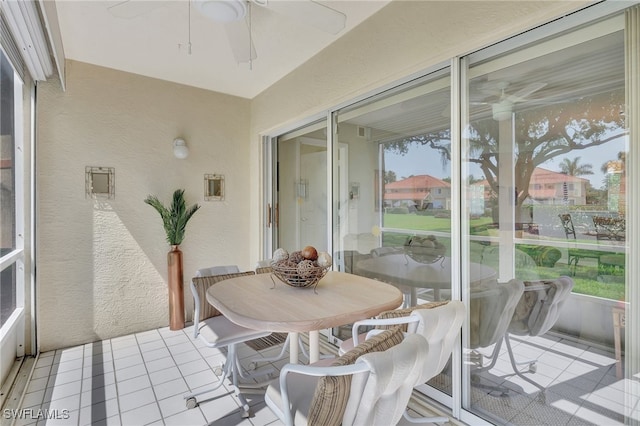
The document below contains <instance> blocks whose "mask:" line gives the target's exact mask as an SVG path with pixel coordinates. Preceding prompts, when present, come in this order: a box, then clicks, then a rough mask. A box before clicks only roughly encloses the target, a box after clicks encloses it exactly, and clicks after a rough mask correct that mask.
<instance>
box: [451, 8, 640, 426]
mask: <svg viewBox="0 0 640 426" xmlns="http://www.w3.org/2000/svg"><path fill="white" fill-rule="evenodd" d="M463 63H464V64H465V65H468V67H467V68H465V70H464V71H465V73H466V79H465V86H466V87H465V89H466V90H465V97H466V99H467V103H466V111H465V114H464V127H463V137H464V139H463V144H464V145H463V152H464V159H463V178H462V183H463V188H462V189H463V191H462V193H463V194H466V197H465V199H464V207H465V208H464V210H463V211H464V216H463V226H462V230H463V231H462V232H463V234H464V236H463V241H464V242H465V243H464V245H465V250H464V256H463V265H464V267H465V268H471V266H472V265H474V264H476V263H477V264H480V265H482V266H483V267H488V268H491V269H492V270H494V271H495V273H496V277H497V280H495V281H492V282H484V283H482V285H477V284H476V283H475V282H474V281H473V279H471V280H463V286H464V287H463V294H464V295H465V297H464V299H465V301H466V302H467V306H469V315H470V318H471V321H470V322H469V323H468V325H469V327H468V329H467V330H466V335H465V337H466V339H465V353H464V360H465V364H464V365H465V370H464V373H465V374H464V383H463V388H464V394H463V400H464V403H463V408H465V409H468V410H470V411H471V412H473V413H474V414H477V415H478V416H481V417H484V418H486V419H487V420H489V421H491V422H495V423H506V422H511V423H514V424H521V423H528V424H531V422H534V423H536V422H539V423H540V424H542V423H545V422H546V421H547V419H554V422H557V423H556V424H567V423H569V424H571V423H572V422H576V424H579V423H580V424H591V423H596V424H609V423H611V422H623V421H624V416H625V412H626V410H627V409H628V407H625V406H624V398H621V396H622V393H621V392H619V391H616V389H623V388H624V377H625V376H624V368H623V365H624V364H623V361H622V359H623V357H624V355H623V354H624V353H625V352H626V351H625V339H624V336H623V331H622V330H623V329H622V328H621V327H620V325H621V322H622V321H623V318H624V314H625V309H628V308H629V303H630V302H633V301H628V300H626V298H625V294H626V289H627V285H628V281H627V280H626V279H625V276H626V275H625V270H626V269H627V265H628V261H629V259H628V256H627V250H628V248H627V235H626V231H625V222H626V220H627V215H628V212H627V208H626V206H627V198H628V193H629V191H630V190H631V189H632V188H630V187H629V184H628V182H627V179H626V173H625V170H626V168H627V167H626V164H627V163H626V161H625V159H626V157H627V153H628V149H629V146H628V138H627V129H626V127H625V105H626V103H625V66H624V64H625V56H624V29H623V20H622V17H621V16H618V17H615V18H612V19H609V20H607V21H602V22H599V23H597V24H594V25H590V26H588V27H586V28H581V29H579V30H576V31H573V32H570V33H568V34H564V35H562V36H558V37H554V38H552V39H544V40H541V41H540V42H536V43H534V44H531V45H525V46H521V47H519V48H517V49H515V50H513V51H509V52H506V53H505V52H501V54H500V55H493V54H491V52H489V53H487V52H485V51H480V52H477V53H475V54H473V55H471V56H469V57H468V58H465V60H464V61H463ZM635 78H636V79H637V76H635ZM467 275H468V276H469V277H473V275H474V274H473V272H472V271H469V273H468V274H467ZM617 360H618V361H617Z"/></svg>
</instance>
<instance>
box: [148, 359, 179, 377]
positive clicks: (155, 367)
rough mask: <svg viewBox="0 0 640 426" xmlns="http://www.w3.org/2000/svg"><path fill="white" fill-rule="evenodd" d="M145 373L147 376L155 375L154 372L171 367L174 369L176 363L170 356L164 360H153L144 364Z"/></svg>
mask: <svg viewBox="0 0 640 426" xmlns="http://www.w3.org/2000/svg"><path fill="white" fill-rule="evenodd" d="M146 366H147V371H148V372H149V374H151V373H155V372H156V371H160V370H164V369H167V368H171V367H176V362H175V361H174V359H173V358H172V357H170V356H167V357H164V358H158V359H154V360H153V361H147V362H146Z"/></svg>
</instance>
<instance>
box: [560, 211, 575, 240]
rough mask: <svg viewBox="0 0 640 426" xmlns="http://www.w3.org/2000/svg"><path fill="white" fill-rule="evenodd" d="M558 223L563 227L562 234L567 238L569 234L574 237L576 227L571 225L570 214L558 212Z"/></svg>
mask: <svg viewBox="0 0 640 426" xmlns="http://www.w3.org/2000/svg"><path fill="white" fill-rule="evenodd" d="M558 217H559V218H560V223H562V227H563V228H564V235H565V237H567V239H569V236H573V239H574V240H575V239H576V229H575V228H574V226H573V220H571V215H570V214H569V213H564V214H559V215H558Z"/></svg>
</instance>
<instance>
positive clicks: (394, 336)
mask: <svg viewBox="0 0 640 426" xmlns="http://www.w3.org/2000/svg"><path fill="white" fill-rule="evenodd" d="M428 350H429V349H428V344H427V342H426V340H425V339H424V337H422V336H419V335H416V334H412V335H408V336H407V337H406V338H405V337H404V334H403V333H402V331H401V330H400V328H399V327H398V328H395V329H392V330H386V331H384V332H382V333H380V334H379V335H377V336H375V337H373V338H371V339H369V340H368V341H366V342H364V343H362V344H361V345H359V346H357V347H356V348H354V349H353V350H352V351H349V352H348V353H346V354H345V355H343V356H342V357H340V358H338V359H337V360H336V361H335V362H334V364H333V365H331V366H315V365H297V364H287V365H285V366H284V368H283V369H282V370H281V372H280V379H279V380H278V381H277V382H274V383H272V384H271V385H269V387H268V388H267V392H266V394H265V402H266V403H267V406H268V407H269V408H270V409H271V410H272V411H273V412H274V413H275V414H276V415H277V416H278V418H279V419H280V420H281V421H282V422H284V424H285V425H287V426H292V425H294V424H298V425H303V424H312V425H320V424H326V425H333V424H342V425H345V426H349V425H367V426H370V425H392V424H396V423H397V422H398V421H399V420H400V419H401V417H402V413H403V412H404V411H405V409H406V406H407V403H408V402H409V398H410V397H411V393H412V391H413V387H414V386H415V385H416V384H417V383H418V382H417V381H418V380H419V379H420V378H421V372H422V370H423V366H424V364H425V362H426V360H427V355H428Z"/></svg>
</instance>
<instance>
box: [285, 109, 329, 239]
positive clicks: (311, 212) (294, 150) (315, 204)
mask: <svg viewBox="0 0 640 426" xmlns="http://www.w3.org/2000/svg"><path fill="white" fill-rule="evenodd" d="M324 124H325V122H322V125H324ZM277 144H278V146H277V153H278V154H277V155H278V159H277V164H278V167H277V170H278V179H277V182H278V185H277V188H278V190H277V199H278V201H277V204H276V205H277V206H278V215H279V217H278V222H277V223H278V229H277V235H276V241H275V242H274V244H275V246H276V247H282V248H284V249H286V250H287V251H289V252H293V251H296V250H300V249H302V248H303V247H305V246H309V245H311V246H314V247H315V248H316V249H317V250H318V251H327V249H328V244H327V235H328V232H327V141H326V136H325V132H324V129H323V128H321V125H320V124H317V125H311V126H308V127H305V128H304V129H301V130H296V131H294V132H290V133H288V134H285V135H282V136H280V137H278V139H277Z"/></svg>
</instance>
